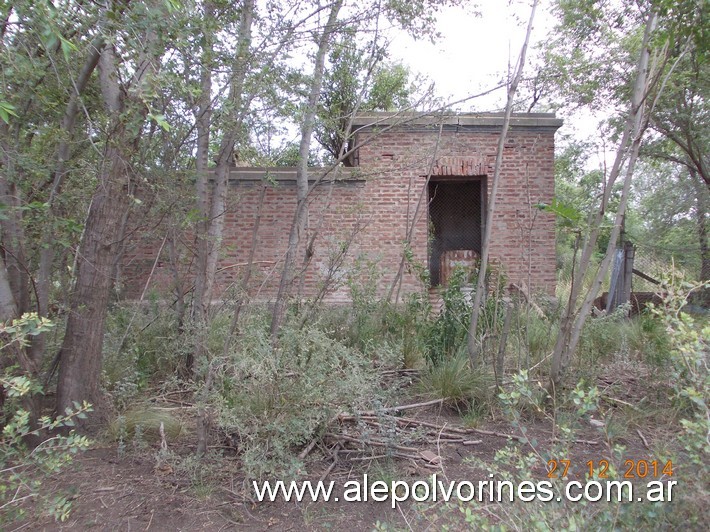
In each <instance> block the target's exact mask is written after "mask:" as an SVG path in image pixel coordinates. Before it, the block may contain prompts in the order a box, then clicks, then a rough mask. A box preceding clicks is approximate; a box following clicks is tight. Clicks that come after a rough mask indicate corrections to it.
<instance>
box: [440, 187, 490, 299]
mask: <svg viewBox="0 0 710 532" xmlns="http://www.w3.org/2000/svg"><path fill="white" fill-rule="evenodd" d="M484 187H485V178H466V179H462V178H448V179H447V178H437V179H436V180H432V181H430V183H429V272H430V273H431V285H432V286H438V285H440V284H442V283H444V282H445V279H443V278H442V277H443V276H442V271H441V260H442V256H444V254H445V252H454V251H461V252H462V253H460V255H461V256H462V257H463V256H467V257H470V256H471V253H463V252H465V251H473V252H474V255H476V254H477V255H479V256H480V253H481V242H482V239H483V236H482V235H483V231H482V225H483V219H484V212H483V206H484V196H483V190H485V188H484ZM451 255H455V254H452V253H450V254H448V256H451Z"/></svg>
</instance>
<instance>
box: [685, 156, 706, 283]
mask: <svg viewBox="0 0 710 532" xmlns="http://www.w3.org/2000/svg"><path fill="white" fill-rule="evenodd" d="M688 171H689V173H690V180H691V181H692V183H693V188H694V189H695V199H696V202H695V220H696V224H697V228H698V243H699V244H700V272H699V274H700V276H699V278H698V280H699V281H710V247H708V196H710V193H709V192H708V189H707V187H706V186H704V182H703V181H701V180H700V179H698V177H699V176H698V173H697V172H696V171H695V169H693V168H692V167H691V166H690V165H688Z"/></svg>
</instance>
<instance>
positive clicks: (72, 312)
mask: <svg viewBox="0 0 710 532" xmlns="http://www.w3.org/2000/svg"><path fill="white" fill-rule="evenodd" d="M117 133H119V134H118V135H117V137H120V136H121V135H122V134H123V132H117ZM130 156H131V151H130V150H129V149H128V148H127V146H121V145H110V146H109V147H108V148H107V149H106V152H105V154H104V158H105V163H104V167H103V169H102V171H101V175H100V176H99V182H100V185H99V186H98V188H97V189H96V192H95V193H94V196H93V198H92V202H91V207H90V208H89V216H88V217H87V219H86V228H85V230H84V235H83V238H82V241H81V244H80V246H79V252H78V260H77V262H76V268H77V269H76V272H75V276H76V282H75V285H74V289H73V291H72V294H71V302H70V305H69V314H68V316H69V318H68V321H67V330H66V334H65V336H64V342H63V343H62V348H61V365H60V367H59V381H58V384H57V411H58V412H63V411H64V409H66V408H67V407H72V403H73V401H78V402H81V401H84V400H86V401H88V402H90V403H92V404H93V405H95V407H96V406H99V405H100V400H101V395H100V390H99V384H100V376H101V352H102V348H103V336H104V324H105V320H106V314H107V312H108V303H109V298H110V295H111V288H112V286H113V276H112V274H113V271H114V269H113V265H114V257H115V255H116V253H117V251H118V246H119V241H120V239H121V237H122V235H121V227H122V224H121V219H122V216H123V214H124V212H125V211H126V210H127V209H128V207H129V192H130V191H129V186H130V178H129V174H130V169H129V168H128V163H127V161H128V160H129V159H130Z"/></svg>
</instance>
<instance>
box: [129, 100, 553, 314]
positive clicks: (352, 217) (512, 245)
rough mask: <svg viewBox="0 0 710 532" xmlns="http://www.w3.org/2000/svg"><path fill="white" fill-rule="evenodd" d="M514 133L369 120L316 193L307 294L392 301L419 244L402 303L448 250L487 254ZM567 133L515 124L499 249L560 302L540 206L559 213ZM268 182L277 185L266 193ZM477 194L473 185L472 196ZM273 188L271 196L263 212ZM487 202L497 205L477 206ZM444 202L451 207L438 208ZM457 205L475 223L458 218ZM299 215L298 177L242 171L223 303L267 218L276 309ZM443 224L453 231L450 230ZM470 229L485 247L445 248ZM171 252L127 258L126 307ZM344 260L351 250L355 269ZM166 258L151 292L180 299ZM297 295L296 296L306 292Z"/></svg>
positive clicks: (463, 123)
mask: <svg viewBox="0 0 710 532" xmlns="http://www.w3.org/2000/svg"><path fill="white" fill-rule="evenodd" d="M502 121H503V119H502V116H501V115H497V114H485V115H473V114H465V115H451V116H443V117H442V116H438V117H433V116H426V117H424V116H421V115H407V116H406V117H405V118H404V119H402V117H401V116H398V115H394V114H386V113H381V114H380V113H378V114H371V115H363V116H360V117H358V118H357V120H356V122H355V127H354V129H355V131H356V133H355V135H354V139H353V142H354V144H353V146H354V147H355V151H354V153H353V157H352V161H353V162H354V166H353V167H351V168H338V169H336V170H334V171H332V172H330V173H329V174H328V175H327V176H326V177H325V178H323V179H322V181H320V182H319V183H318V184H317V185H316V186H315V187H314V189H313V193H312V194H311V196H310V198H309V199H310V203H309V225H308V227H309V235H310V236H312V235H313V234H314V232H317V237H316V239H315V244H314V249H313V251H314V253H313V258H312V260H311V262H310V265H309V266H308V268H306V270H305V272H304V273H303V275H302V278H301V279H299V280H298V281H297V282H298V283H299V285H300V287H301V291H302V294H303V295H304V296H307V297H312V296H314V295H315V294H317V293H318V292H319V291H320V290H321V288H322V287H323V283H324V281H325V279H328V278H330V279H331V280H332V284H331V285H330V288H329V290H328V292H327V296H326V298H325V299H326V301H333V302H336V301H337V302H343V301H348V300H349V299H350V291H349V288H348V287H347V284H346V283H345V280H346V279H347V278H352V277H356V278H357V279H358V280H359V281H358V282H360V283H363V284H364V285H367V284H368V283H369V284H370V285H372V286H373V287H376V289H377V291H378V293H379V294H380V295H386V294H387V293H388V291H389V289H390V287H391V285H392V282H393V280H394V279H395V276H396V274H397V272H398V270H399V268H400V264H401V262H402V255H403V251H404V248H405V246H404V242H405V240H406V238H407V235H408V234H409V233H410V232H411V241H410V244H409V246H408V247H409V250H410V251H411V253H408V255H409V257H408V258H409V260H408V261H407V263H406V264H405V267H404V270H403V275H402V279H401V283H400V285H399V291H400V295H402V294H406V293H407V292H411V291H421V290H422V288H423V286H422V282H421V279H420V276H419V275H418V274H417V270H421V269H429V270H431V264H430V261H429V255H430V253H431V252H432V249H434V248H435V247H436V246H439V247H441V249H440V250H439V251H437V253H439V252H443V251H444V250H445V249H446V246H447V245H448V246H449V247H451V246H454V247H456V246H457V245H463V246H465V247H466V248H474V251H476V252H480V249H475V247H476V246H480V243H476V242H478V240H477V239H479V238H480V233H481V232H482V220H483V218H484V216H485V206H486V204H487V203H488V195H489V194H490V188H491V184H492V183H491V181H492V179H491V177H492V175H493V165H494V163H495V156H496V147H497V143H498V139H499V135H500V130H501V126H502ZM560 125H561V121H560V120H557V119H555V118H554V116H553V115H549V114H520V115H514V116H513V118H512V120H511V128H510V130H509V133H508V137H507V140H506V144H505V149H504V158H503V167H502V172H501V176H500V179H501V181H500V185H499V189H498V194H499V196H498V200H497V208H496V215H495V218H494V220H493V227H492V237H491V243H490V245H491V247H490V256H491V259H492V260H493V261H495V262H496V263H498V264H499V265H500V267H501V268H502V269H503V270H504V272H505V275H506V276H507V278H508V280H509V281H510V282H515V283H521V282H522V283H524V284H525V285H529V286H530V288H531V290H532V291H533V292H544V293H546V294H549V295H554V290H555V221H554V218H553V216H552V215H550V214H547V213H545V212H542V211H540V210H538V209H537V208H535V207H534V205H536V204H538V203H541V202H545V203H549V202H550V201H551V200H552V197H553V195H554V133H555V131H556V129H557V128H558V127H559V126H560ZM358 146H359V147H358ZM267 172H268V174H269V179H268V180H267V181H265V180H264V179H263V177H264V176H265V175H266V173H267ZM323 173H324V171H323V169H316V168H314V169H311V174H310V177H311V178H312V179H318V178H319V177H321V176H323ZM265 183H266V184H265ZM465 183H468V184H469V185H467V186H462V185H461V184H465ZM264 186H266V194H265V199H264V202H263V204H262V205H261V206H260V205H259V203H260V202H259V197H260V194H261V190H262V187H264ZM459 187H460V188H459ZM459 190H460V191H461V193H462V194H463V193H464V191H465V193H466V194H469V195H470V194H472V191H473V196H471V201H472V202H474V203H476V202H478V203H476V205H477V206H474V207H472V209H473V210H470V209H469V208H468V206H467V204H468V200H462V199H461V198H457V194H458V191H459ZM476 190H480V191H481V192H483V191H484V190H485V191H486V193H485V194H483V193H481V194H480V198H478V197H474V196H475V191H476ZM444 192H446V194H449V196H445V195H444ZM439 193H441V196H440V197H439V199H435V198H433V196H434V195H436V194H439ZM447 197H449V198H451V203H452V205H453V204H456V205H458V207H456V209H458V210H459V211H461V212H463V213H464V214H460V213H459V214H457V213H455V212H452V213H447V212H446V206H447V203H446V201H447V200H446V198H447ZM454 200H456V201H454ZM435 202H438V203H436V205H437V209H439V210H440V211H442V212H440V213H439V214H438V216H439V218H436V220H437V223H436V224H434V223H431V222H432V219H433V218H432V217H431V216H430V212H429V209H430V205H431V206H434V205H435ZM295 206H296V187H295V170H294V169H287V168H272V169H258V168H235V169H234V170H233V171H232V173H231V175H230V188H229V199H228V209H227V213H226V224H225V238H224V242H223V250H222V257H221V260H220V263H219V266H218V269H219V274H218V281H217V283H218V287H217V291H216V294H217V296H218V297H219V296H220V294H221V293H224V291H225V290H228V289H229V288H230V287H233V286H238V283H239V280H240V279H241V276H242V275H243V273H244V270H245V267H246V264H247V262H248V257H249V249H250V246H251V241H252V234H253V228H254V224H255V221H256V219H257V215H258V214H259V215H260V225H259V231H258V234H257V246H256V252H255V256H254V269H253V273H252V279H251V283H250V287H249V291H250V293H251V295H252V296H253V297H256V298H258V299H261V300H267V301H268V300H272V299H273V297H274V295H275V293H276V290H277V287H278V282H279V278H280V273H281V269H280V268H281V266H282V261H283V258H284V254H285V250H286V246H287V242H288V235H289V231H290V227H291V223H292V221H293V215H294V210H295ZM432 216H433V215H432ZM479 217H480V220H478V219H479ZM439 219H441V220H442V221H441V222H439ZM443 220H448V221H446V223H445V224H444V221H443ZM460 220H464V222H462V223H466V224H469V227H471V228H473V229H466V230H467V231H470V230H473V231H475V232H476V233H477V235H474V238H473V239H471V238H469V237H470V235H466V234H463V235H459V236H458V237H456V238H459V241H458V242H466V244H456V243H454V244H445V243H444V242H445V241H446V238H448V236H447V234H446V231H449V232H450V233H451V238H452V240H451V241H452V242H455V238H454V236H455V235H454V233H461V230H460V229H461V228H460V227H457V223H458V221H460ZM471 224H473V225H471ZM476 224H478V225H476ZM437 225H441V227H444V225H445V229H444V230H443V231H444V232H443V233H442V229H441V227H440V228H439V232H438V233H437V232H435V231H434V226H437ZM412 226H413V229H412ZM464 232H465V231H464ZM461 239H463V240H461ZM438 240H441V242H438ZM469 242H474V243H473V244H469ZM159 245H160V243H159V242H158V243H157V244H156V241H155V239H154V237H148V236H144V237H143V239H142V240H141V239H135V240H134V242H133V244H132V245H130V246H129V247H128V248H127V251H126V255H125V258H124V266H123V279H124V294H125V295H126V297H133V298H135V297H138V296H139V295H140V293H141V291H142V290H143V287H144V285H145V283H146V281H147V279H148V275H149V272H150V270H151V268H152V266H153V264H154V262H155V261H156V254H157V252H158V248H159ZM442 246H443V247H442ZM302 247H303V248H305V244H304V245H303V246H302ZM343 250H347V252H346V254H345V256H344V257H343V253H342V252H343ZM164 255H165V256H164V257H161V259H160V260H159V261H158V262H157V267H156V269H155V272H154V274H153V277H152V279H151V287H153V288H156V289H158V290H165V289H166V288H167V287H169V285H170V283H171V282H172V278H173V277H172V275H171V272H170V268H169V267H168V259H167V253H166V252H164ZM186 256H187V259H188V260H187V261H186V263H185V264H184V265H183V270H184V274H185V275H184V279H186V280H187V282H188V283H189V253H188V254H186ZM432 262H435V261H432ZM417 265H420V268H417ZM434 270H436V271H435V276H436V275H438V273H439V271H438V267H435V268H434ZM373 283H374V284H373ZM297 289H298V288H297V287H294V292H295V291H296V290H297Z"/></svg>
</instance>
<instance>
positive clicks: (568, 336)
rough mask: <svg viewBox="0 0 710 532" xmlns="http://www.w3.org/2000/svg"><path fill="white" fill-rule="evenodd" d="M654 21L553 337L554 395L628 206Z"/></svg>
mask: <svg viewBox="0 0 710 532" xmlns="http://www.w3.org/2000/svg"><path fill="white" fill-rule="evenodd" d="M657 20H658V19H657V15H656V14H655V13H652V14H651V15H649V17H648V20H647V22H646V28H645V32H644V40H643V42H642V46H641V53H640V55H639V59H638V63H637V67H636V81H635V83H634V91H633V95H632V98H631V103H630V106H629V114H628V117H627V121H626V127H625V131H624V135H623V137H622V140H621V142H620V144H619V148H618V150H617V154H616V159H615V161H614V165H613V166H612V169H611V172H610V174H609V178H608V181H607V183H606V189H605V192H604V196H603V198H602V204H601V206H600V209H599V210H598V212H597V214H596V219H595V224H594V225H593V229H592V232H591V234H590V236H589V238H588V240H587V242H586V244H585V247H584V251H583V253H582V259H581V261H580V268H579V271H578V272H577V273H576V274H575V275H574V283H573V288H572V290H571V293H570V297H569V300H568V303H567V306H566V308H565V310H564V313H563V316H562V319H561V322H560V331H559V333H558V335H557V340H556V343H555V348H554V350H553V353H552V368H551V371H550V384H549V388H550V392H552V393H554V391H555V390H556V389H557V388H558V387H559V386H560V384H561V380H562V377H563V375H564V373H565V371H566V370H567V367H568V366H569V363H570V361H571V358H572V354H573V353H574V351H575V349H576V348H577V344H578V342H579V338H580V336H581V334H582V328H583V327H584V323H585V322H586V320H587V317H588V315H589V312H590V311H591V308H592V304H593V301H594V299H595V298H596V295H597V293H598V291H599V288H600V287H601V285H602V283H603V280H604V278H605V277H606V274H607V272H608V270H609V266H610V264H611V260H612V257H613V251H614V249H615V247H616V241H617V239H618V237H619V232H620V230H621V225H622V222H623V219H624V214H625V212H626V204H627V202H628V196H629V190H630V187H631V179H632V177H633V172H634V166H635V163H636V159H637V158H638V153H639V148H640V145H641V138H642V136H643V132H644V130H645V128H646V126H647V123H646V119H645V105H646V96H647V94H648V92H649V86H650V83H651V82H650V81H649V80H651V79H653V78H652V76H650V74H649V60H650V51H649V49H648V46H649V42H650V39H651V35H652V33H653V31H654V30H655V28H656V23H657ZM625 160H626V173H625V175H624V183H623V189H622V192H621V198H620V200H619V207H618V208H617V211H616V215H615V221H614V226H613V227H612V230H611V235H610V236H609V243H608V246H607V250H606V254H605V256H604V259H603V260H602V263H601V264H600V266H599V269H598V271H597V274H596V276H595V278H594V281H593V282H592V285H591V287H590V288H589V290H588V291H587V293H586V295H585V297H584V300H583V302H582V305H581V307H580V308H579V310H577V305H578V300H579V297H580V295H581V289H582V288H581V287H582V285H583V281H584V277H585V274H586V272H587V269H588V268H589V264H590V258H591V255H592V252H593V250H594V249H595V248H596V241H597V237H598V235H599V229H600V227H601V222H602V220H603V218H604V214H605V212H606V206H607V204H608V201H609V197H610V195H611V190H612V188H613V186H614V183H615V182H616V180H617V178H618V177H619V176H620V174H621V168H622V162H623V161H625Z"/></svg>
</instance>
